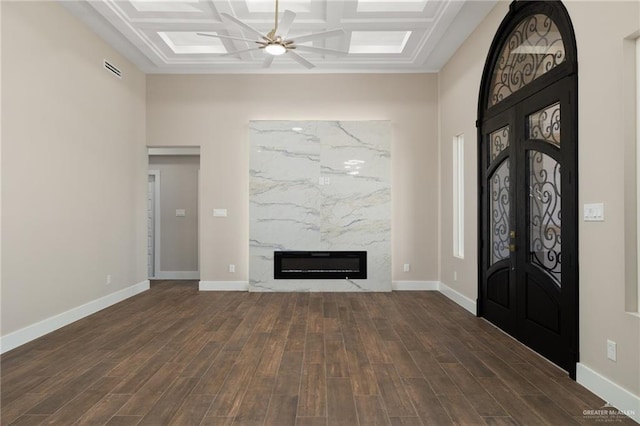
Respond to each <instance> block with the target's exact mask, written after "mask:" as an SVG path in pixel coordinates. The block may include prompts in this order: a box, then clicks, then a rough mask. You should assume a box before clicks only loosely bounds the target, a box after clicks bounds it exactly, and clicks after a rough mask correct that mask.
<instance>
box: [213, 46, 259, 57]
mask: <svg viewBox="0 0 640 426" xmlns="http://www.w3.org/2000/svg"><path fill="white" fill-rule="evenodd" d="M260 49H262V48H261V47H252V48H251V49H243V50H236V51H234V52H227V53H224V54H222V55H220V56H233V55H239V54H240V53H247V52H253V51H254V50H260Z"/></svg>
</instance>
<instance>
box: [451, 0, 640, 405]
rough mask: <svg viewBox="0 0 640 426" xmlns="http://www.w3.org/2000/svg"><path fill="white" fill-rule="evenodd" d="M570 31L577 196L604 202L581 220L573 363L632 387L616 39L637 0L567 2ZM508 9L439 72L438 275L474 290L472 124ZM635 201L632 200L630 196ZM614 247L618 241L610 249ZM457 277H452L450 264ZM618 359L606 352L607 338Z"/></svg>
mask: <svg viewBox="0 0 640 426" xmlns="http://www.w3.org/2000/svg"><path fill="white" fill-rule="evenodd" d="M565 4H566V6H567V9H568V11H569V14H570V16H571V19H572V21H573V25H574V28H575V32H576V39H577V43H578V64H579V144H580V145H579V173H580V185H579V203H580V206H582V204H584V203H593V202H603V203H605V218H606V221H605V222H603V223H597V222H595V223H594V222H591V223H585V222H582V221H581V222H580V362H581V363H582V364H584V365H586V366H587V367H589V368H591V369H593V370H595V371H596V372H599V373H600V374H602V375H604V376H605V377H607V378H609V379H610V380H612V381H614V382H615V383H618V384H619V385H621V386H622V387H624V388H626V389H628V390H629V391H631V392H633V393H635V394H636V395H638V394H640V373H639V368H640V340H639V337H640V328H639V327H640V319H639V318H638V317H637V316H633V315H631V314H629V313H626V312H625V300H624V298H625V263H624V262H625V256H624V254H623V252H624V250H623V247H624V246H625V232H626V231H627V230H626V229H625V226H624V224H625V220H624V215H625V191H624V188H625V181H624V170H625V162H624V153H625V148H624V143H625V140H624V138H625V132H624V129H625V123H624V117H625V114H624V105H625V102H624V101H623V99H624V97H625V93H626V92H628V90H629V88H628V87H625V86H624V84H623V81H624V79H623V75H624V57H623V40H624V38H625V37H627V36H628V35H630V34H631V33H633V32H634V31H637V30H638V29H639V27H640V22H639V21H638V16H639V11H638V8H639V7H640V6H639V4H638V3H637V2H617V1H606V2H604V1H592V2H582V1H570V2H566V3H565ZM507 10H508V3H507V2H500V3H499V4H498V5H497V6H496V7H495V8H494V10H493V11H492V12H491V13H490V14H489V15H488V16H487V18H486V19H485V20H484V21H483V23H482V24H481V25H480V27H479V28H478V29H476V31H475V32H474V33H473V34H472V35H471V36H470V37H469V39H468V40H467V41H466V42H465V43H464V45H463V46H462V47H461V48H460V49H459V50H458V51H457V52H456V54H455V55H454V57H453V58H452V59H451V60H450V61H449V62H448V63H447V65H446V66H445V67H444V68H443V69H442V71H441V72H440V88H439V91H440V92H439V93H440V116H441V121H440V129H441V132H440V150H441V176H440V179H441V185H442V187H441V191H442V197H441V205H440V209H441V218H442V221H441V225H442V239H441V242H440V250H441V255H442V269H441V281H443V282H444V283H445V284H447V285H449V286H451V287H453V288H454V289H456V290H457V291H459V292H461V293H463V294H464V295H466V296H467V297H469V298H471V299H474V300H475V299H476V297H477V276H476V263H477V246H476V238H477V235H476V229H477V222H476V221H477V213H476V211H477V199H476V194H475V190H476V185H477V177H476V170H477V169H476V161H477V160H476V156H477V150H476V146H477V140H476V139H477V138H476V129H475V120H476V118H477V117H476V103H477V96H478V91H479V87H480V78H481V74H482V67H483V66H484V61H485V59H486V54H487V52H488V50H489V46H490V43H491V40H492V38H493V36H494V34H495V32H496V30H497V28H498V26H499V24H500V22H501V20H502V18H503V17H504V16H505V15H506V13H507ZM459 132H464V133H465V142H466V147H465V148H466V149H467V152H466V158H465V161H466V164H467V165H469V167H468V168H467V172H466V176H465V185H466V190H467V194H469V196H468V197H467V204H466V205H465V210H466V211H465V225H466V229H467V235H466V239H465V242H466V256H465V259H464V260H458V259H454V258H453V256H452V247H451V235H452V228H451V227H452V224H451V217H452V208H451V205H452V201H451V196H450V194H451V192H452V191H451V188H452V186H451V185H452V183H451V163H452V159H451V148H450V146H451V142H450V141H451V138H452V137H453V135H455V134H456V133H459ZM633 202H635V200H633ZM616 248H618V249H616ZM454 271H457V272H458V281H457V282H454V281H453V278H452V277H453V272H454ZM607 339H610V340H613V341H616V342H617V343H618V361H617V362H612V361H610V360H608V359H607V358H606V353H607V352H606V340H607Z"/></svg>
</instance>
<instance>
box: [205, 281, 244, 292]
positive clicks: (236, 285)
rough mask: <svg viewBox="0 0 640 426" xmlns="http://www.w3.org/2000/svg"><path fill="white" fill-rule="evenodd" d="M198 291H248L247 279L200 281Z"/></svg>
mask: <svg viewBox="0 0 640 426" xmlns="http://www.w3.org/2000/svg"><path fill="white" fill-rule="evenodd" d="M198 289H199V290H200V291H249V282H248V281H200V283H199V286H198Z"/></svg>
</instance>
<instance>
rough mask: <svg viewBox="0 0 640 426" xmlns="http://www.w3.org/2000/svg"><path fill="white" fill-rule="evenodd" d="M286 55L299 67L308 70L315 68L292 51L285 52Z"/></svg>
mask: <svg viewBox="0 0 640 426" xmlns="http://www.w3.org/2000/svg"><path fill="white" fill-rule="evenodd" d="M287 54H288V55H291V57H292V58H293V60H294V61H296V62H297V63H299V64H300V65H302V66H304V67H306V68H308V69H311V68H315V65H313V64H312V63H311V62H309V61H307V60H306V59H305V58H303V57H302V56H300V55H298V54H297V53H296V52H294V51H293V50H287Z"/></svg>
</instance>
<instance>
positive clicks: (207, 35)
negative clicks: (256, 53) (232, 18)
mask: <svg viewBox="0 0 640 426" xmlns="http://www.w3.org/2000/svg"><path fill="white" fill-rule="evenodd" d="M196 34H198V35H199V36H205V37H215V38H226V39H229V40H240V41H247V42H249V43H256V41H255V40H249V39H248V38H242V37H231V36H225V35H220V34H207V33H196Z"/></svg>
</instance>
